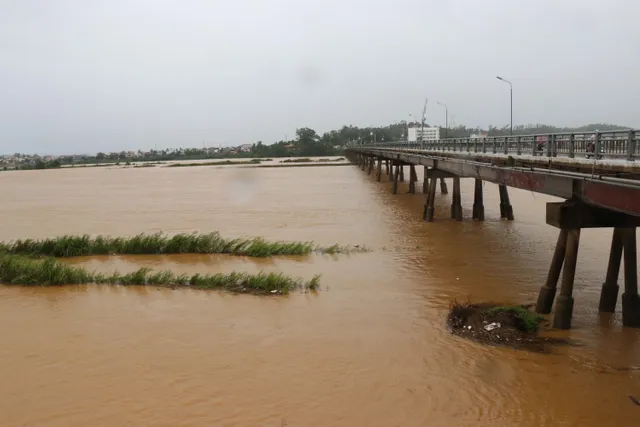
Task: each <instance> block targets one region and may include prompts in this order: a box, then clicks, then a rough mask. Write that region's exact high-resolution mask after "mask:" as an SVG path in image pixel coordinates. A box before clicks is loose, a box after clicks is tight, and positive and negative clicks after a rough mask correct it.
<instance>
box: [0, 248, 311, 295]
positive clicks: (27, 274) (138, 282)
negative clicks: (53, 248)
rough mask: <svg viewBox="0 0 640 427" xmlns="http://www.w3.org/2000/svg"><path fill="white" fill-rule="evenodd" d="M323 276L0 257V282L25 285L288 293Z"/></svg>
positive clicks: (18, 256)
mask: <svg viewBox="0 0 640 427" xmlns="http://www.w3.org/2000/svg"><path fill="white" fill-rule="evenodd" d="M319 279H320V276H317V275H316V276H314V277H313V278H312V279H311V280H303V279H299V278H292V277H288V276H285V275H283V274H282V273H264V272H260V273H258V274H248V273H235V272H234V273H229V274H223V273H218V274H193V275H187V274H180V275H176V274H175V273H172V272H171V271H159V272H154V271H152V270H151V269H149V268H141V269H139V270H137V271H135V272H133V273H129V274H120V273H117V272H114V273H113V274H110V275H107V274H100V273H94V272H89V271H87V270H86V269H84V268H78V267H73V266H70V265H67V264H65V263H63V262H60V261H57V260H56V259H55V258H45V259H33V258H28V257H25V256H20V255H6V254H5V255H1V256H0V283H4V284H11V285H23V286H61V285H81V284H89V283H97V284H111V285H129V286H160V287H170V288H178V287H183V288H193V289H224V290H227V291H230V292H235V293H252V294H260V295H266V294H287V293H289V292H291V291H293V290H297V289H302V290H317V289H318V286H319Z"/></svg>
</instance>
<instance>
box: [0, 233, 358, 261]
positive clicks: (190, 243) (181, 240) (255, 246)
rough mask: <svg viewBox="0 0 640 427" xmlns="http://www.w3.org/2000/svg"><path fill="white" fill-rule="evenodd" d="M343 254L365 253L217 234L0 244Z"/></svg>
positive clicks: (26, 249) (107, 250)
mask: <svg viewBox="0 0 640 427" xmlns="http://www.w3.org/2000/svg"><path fill="white" fill-rule="evenodd" d="M314 252H315V253H322V254H332V255H333V254H346V253H354V252H368V249H367V248H365V247H361V246H358V245H356V246H341V245H333V246H328V247H322V246H315V245H314V243H313V242H279V241H273V242H271V241H267V240H265V239H264V238H262V237H256V238H238V239H225V238H224V237H222V236H221V235H220V233H218V232H214V233H208V234H197V233H191V234H186V233H181V234H176V235H174V236H167V235H164V234H162V233H155V234H139V235H137V236H133V237H110V236H97V237H91V236H89V235H81V236H78V235H65V236H60V237H54V238H48V239H40V240H33V239H25V240H16V241H14V242H10V243H0V253H7V254H20V255H31V256H53V257H58V258H59V257H75V256H90V255H118V254H121V255H142V254H182V253H199V254H230V255H241V256H249V257H269V256H276V255H309V254H311V253H314Z"/></svg>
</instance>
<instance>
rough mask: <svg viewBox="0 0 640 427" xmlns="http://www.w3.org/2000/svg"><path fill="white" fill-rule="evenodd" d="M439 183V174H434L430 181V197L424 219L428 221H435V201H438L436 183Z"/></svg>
mask: <svg viewBox="0 0 640 427" xmlns="http://www.w3.org/2000/svg"><path fill="white" fill-rule="evenodd" d="M437 183H438V176H437V175H435V174H434V175H433V177H432V178H431V182H430V183H429V197H428V201H427V206H426V209H425V214H424V220H425V221H427V222H433V216H434V213H435V201H436V185H437Z"/></svg>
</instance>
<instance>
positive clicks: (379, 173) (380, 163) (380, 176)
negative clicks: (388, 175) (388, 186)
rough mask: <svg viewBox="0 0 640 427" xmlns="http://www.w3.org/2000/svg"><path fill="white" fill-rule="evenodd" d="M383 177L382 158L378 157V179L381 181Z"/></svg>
mask: <svg viewBox="0 0 640 427" xmlns="http://www.w3.org/2000/svg"><path fill="white" fill-rule="evenodd" d="M381 178H382V159H381V158H380V157H378V170H377V171H376V181H378V182H380V179H381Z"/></svg>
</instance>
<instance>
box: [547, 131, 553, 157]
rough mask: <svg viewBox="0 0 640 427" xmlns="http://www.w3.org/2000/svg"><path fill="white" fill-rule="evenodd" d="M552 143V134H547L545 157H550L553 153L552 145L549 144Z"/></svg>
mask: <svg viewBox="0 0 640 427" xmlns="http://www.w3.org/2000/svg"><path fill="white" fill-rule="evenodd" d="M552 144H553V134H549V135H548V136H547V157H551V155H552V153H553V147H552V146H551V145H552Z"/></svg>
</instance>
